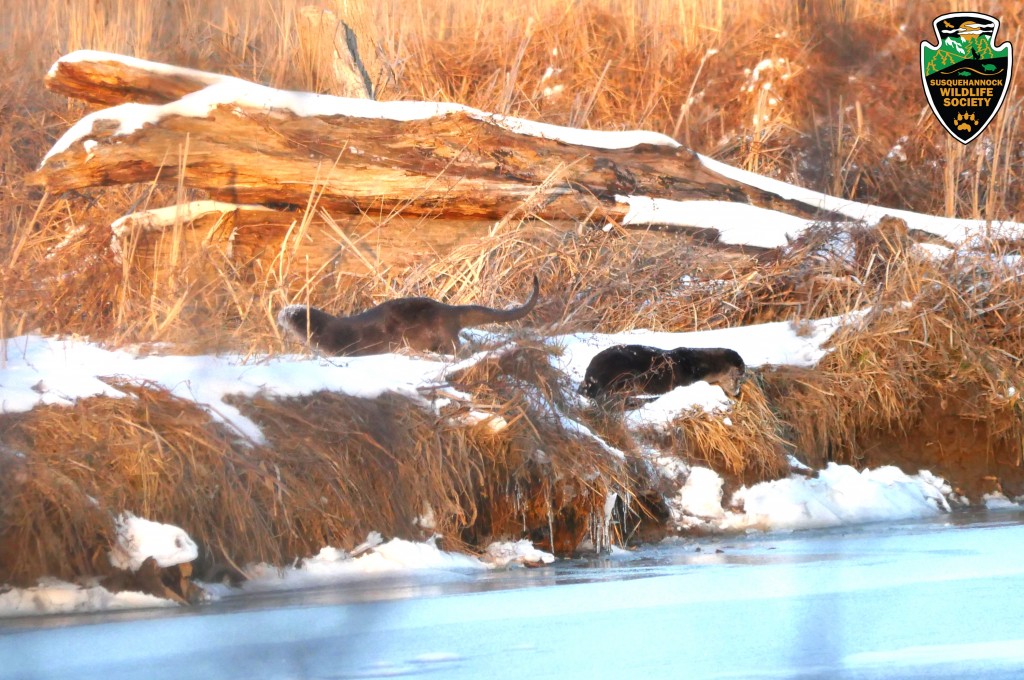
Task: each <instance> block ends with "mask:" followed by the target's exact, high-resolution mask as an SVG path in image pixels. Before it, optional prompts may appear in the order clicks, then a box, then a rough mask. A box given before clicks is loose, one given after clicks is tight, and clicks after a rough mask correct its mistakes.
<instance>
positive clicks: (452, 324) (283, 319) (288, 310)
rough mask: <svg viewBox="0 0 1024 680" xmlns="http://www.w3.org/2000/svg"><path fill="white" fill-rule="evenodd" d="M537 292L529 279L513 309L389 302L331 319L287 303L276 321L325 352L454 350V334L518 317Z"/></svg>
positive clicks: (537, 284) (416, 300) (424, 300)
mask: <svg viewBox="0 0 1024 680" xmlns="http://www.w3.org/2000/svg"><path fill="white" fill-rule="evenodd" d="M539 290H540V281H539V280H538V279H537V277H536V276H534V277H533V294H532V295H530V299H529V300H527V301H526V302H525V303H524V304H523V305H522V306H521V307H513V308H512V309H492V308H490V307H483V306H481V305H446V304H445V303H443V302H438V301H437V300H432V299H430V298H425V297H411V298H399V299H397V300H388V301H387V302H384V303H381V304H379V305H377V306H376V307H373V308H371V309H368V310H366V311H365V312H361V313H359V314H355V315H353V316H334V315H332V314H328V313H327V312H325V311H323V310H320V309H317V308H316V307H306V306H304V305H290V306H288V307H285V308H284V309H282V310H281V312H280V313H279V314H278V315H277V323H278V324H279V325H280V326H281V327H282V328H284V329H285V330H286V331H288V332H289V333H291V334H292V335H294V336H295V337H297V338H298V339H299V340H302V341H306V340H307V339H308V340H309V342H310V344H312V345H313V346H314V347H316V348H317V349H319V350H320V351H321V352H324V353H326V354H334V355H343V356H360V355H365V354H382V353H384V352H392V351H394V350H396V349H399V348H401V347H409V348H411V349H414V350H419V351H429V352H438V353H445V352H453V351H455V350H456V349H458V347H459V331H461V330H462V329H463V328H468V327H470V326H477V325H480V324H485V323H497V322H507V321H515V320H517V319H521V318H523V317H524V316H526V315H527V314H529V313H530V311H531V310H532V309H533V307H534V305H535V304H537V295H538V292H539Z"/></svg>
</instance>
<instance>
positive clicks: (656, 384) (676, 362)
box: [579, 345, 746, 398]
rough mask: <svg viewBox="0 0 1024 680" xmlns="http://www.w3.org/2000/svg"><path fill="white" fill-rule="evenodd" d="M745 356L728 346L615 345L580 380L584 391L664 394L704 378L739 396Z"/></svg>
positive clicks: (588, 393) (594, 393) (592, 362)
mask: <svg viewBox="0 0 1024 680" xmlns="http://www.w3.org/2000/svg"><path fill="white" fill-rule="evenodd" d="M745 369H746V367H745V366H744V364H743V359H742V357H740V355H739V354H738V353H737V352H736V351H734V350H731V349H726V348H724V347H705V348H698V347H679V348H676V349H668V350H665V349H658V348H656V347H647V346H645V345H615V346H614V347H609V348H608V349H605V350H602V351H600V352H598V353H597V354H596V355H595V356H594V358H593V359H591V360H590V365H589V366H587V372H586V374H585V375H584V377H583V382H582V383H580V389H579V392H580V394H584V395H586V396H588V397H591V398H596V397H601V396H612V395H614V396H624V397H625V396H635V395H639V394H664V393H666V392H671V391H672V390H674V389H675V388H677V387H684V386H686V385H692V384H693V383H695V382H697V381H699V380H704V381H706V382H708V383H711V384H712V385H718V386H719V387H721V388H722V389H723V390H725V393H726V394H728V395H729V396H731V397H733V398H735V397H738V396H739V394H740V388H741V387H742V385H743V380H744V374H743V372H744V370H745Z"/></svg>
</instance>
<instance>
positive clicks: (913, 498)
mask: <svg viewBox="0 0 1024 680" xmlns="http://www.w3.org/2000/svg"><path fill="white" fill-rule="evenodd" d="M96 56H97V55H96V54H95V53H91V52H80V53H74V54H72V55H68V56H66V57H64V58H63V61H74V60H76V59H84V58H95V57H96ZM107 56H109V57H110V58H114V59H121V60H124V61H128V62H132V59H131V58H127V57H118V56H117V55H107ZM162 68H164V69H165V70H167V71H170V72H173V71H175V68H174V67H162ZM182 73H183V74H185V75H189V76H196V73H195V72H187V73H186V72H185V71H182ZM202 78H205V79H206V81H208V82H209V85H210V86H209V87H207V88H206V89H204V90H201V91H199V92H196V93H193V94H190V95H187V96H186V97H183V98H182V99H181V100H179V101H177V102H173V103H171V104H166V105H161V106H157V105H142V104H124V105H122V106H118V107H114V108H111V109H106V110H102V111H97V112H95V113H93V114H90V115H88V116H86V117H84V118H83V119H82V120H81V121H79V122H78V123H77V124H76V125H75V126H73V127H72V128H71V129H70V130H68V131H67V133H66V134H65V135H64V136H63V137H62V138H61V139H60V140H59V141H58V142H57V143H56V144H55V145H54V147H53V148H52V149H51V150H50V153H49V154H47V158H50V157H52V156H53V155H54V154H56V153H59V152H61V151H62V150H65V149H67V148H69V147H71V146H72V145H75V144H82V145H83V146H84V147H85V149H86V151H88V150H89V148H90V147H89V145H95V144H96V141H95V140H94V139H91V135H92V130H93V123H94V122H96V121H97V120H100V119H113V120H116V121H118V122H119V128H118V134H122V135H123V134H130V133H131V132H132V131H134V130H137V129H139V128H140V127H141V126H144V125H147V124H151V123H153V122H154V121H157V120H159V119H160V118H161V117H163V116H167V115H186V116H189V115H191V116H203V115H206V114H207V113H208V112H209V111H210V110H211V109H212V108H213V107H217V106H220V105H225V104H231V103H244V104H247V105H250V106H257V107H270V108H283V109H288V110H291V111H293V112H294V113H296V114H297V115H310V116H314V115H349V116H362V117H374V118H392V119H396V120H415V119H422V118H427V117H431V116H439V115H445V114H447V113H451V112H453V111H461V112H464V113H467V114H468V115H472V116H475V117H478V118H481V119H486V120H489V121H492V122H494V123H495V124H497V125H501V126H503V127H505V128H507V129H509V130H512V131H514V132H516V133H519V134H527V135H536V136H541V137H546V138H550V139H558V140H562V141H565V142H567V143H573V144H582V145H588V146H593V147H598V148H608V149H613V148H626V147H630V146H635V145H637V144H642V143H646V144H660V145H665V146H670V147H677V146H678V143H677V142H675V141H674V140H672V139H671V138H668V137H666V136H664V135H654V134H652V133H647V132H643V131H625V132H601V131H592V130H575V129H572V128H564V127H559V126H554V125H546V124H541V123H536V122H532V121H526V120H522V119H516V118H510V117H504V116H492V115H490V114H487V113H485V112H481V111H477V110H475V109H468V108H466V107H462V106H458V105H453V104H444V105H440V104H436V103H429V102H375V101H367V100H351V99H344V98H338V97H329V96H325V95H312V94H308V93H293V92H281V91H278V90H273V89H270V88H266V87H262V86H259V85H255V84H252V83H246V82H245V81H241V80H238V79H235V78H228V77H221V76H211V75H209V74H203V75H202ZM206 81H204V82H206ZM700 160H701V162H702V163H704V165H705V166H707V167H708V168H709V169H710V170H713V171H714V172H717V173H720V174H722V175H725V176H728V177H730V178H733V179H736V180H738V181H740V182H744V183H747V184H749V185H751V186H756V187H759V188H762V189H765V190H767V191H771V192H774V193H777V194H778V195H780V196H782V197H784V198H792V199H795V200H800V201H803V202H805V203H808V204H810V205H814V206H817V207H821V208H824V209H826V210H831V211H835V212H838V213H841V214H843V215H845V216H847V217H848V218H849V219H850V220H851V221H857V220H862V221H865V222H866V223H868V224H873V223H875V222H877V221H878V220H879V219H881V218H882V217H883V216H884V215H893V216H896V217H899V218H901V219H904V220H906V221H907V223H908V226H909V227H910V228H912V229H917V230H921V231H925V232H929V233H932V234H936V235H939V236H941V237H943V238H944V239H946V241H947V243H949V244H950V245H951V246H954V247H955V246H957V245H969V244H970V242H971V239H972V237H973V236H974V235H976V234H979V233H982V232H985V231H986V230H997V231H1001V232H1005V233H1007V234H1010V235H1015V234H1019V233H1021V232H1024V225H1021V224H1018V223H1011V222H1003V223H999V224H988V223H985V222H981V221H973V220H956V219H949V218H943V217H935V216H930V215H921V214H917V213H909V212H906V211H900V210H893V209H889V208H881V207H877V206H866V205H864V204H859V203H855V202H852V201H848V200H844V199H840V198H836V197H831V196H826V195H824V194H820V193H818V192H813V191H809V190H806V189H803V188H800V187H796V186H793V185H789V184H785V183H782V182H779V181H777V180H773V179H769V178H765V177H760V176H758V175H754V174H752V173H749V172H745V171H742V170H738V169H736V168H731V167H729V166H726V165H724V164H722V163H719V162H717V161H714V160H713V159H710V158H706V157H700ZM45 162H46V159H44V160H43V163H45ZM617 200H619V201H620V202H622V203H624V204H626V205H628V206H629V214H628V215H627V216H626V218H625V221H626V222H627V223H629V224H677V225H682V226H697V227H704V228H714V229H717V230H718V231H719V233H720V235H721V240H722V242H724V243H731V244H745V245H751V246H757V247H774V246H780V245H784V244H785V243H787V241H788V240H789V239H792V238H793V237H795V236H797V235H799V234H800V233H801V232H803V231H804V230H806V229H807V228H809V227H810V226H811V222H809V221H807V220H803V219H800V218H796V217H793V216H790V215H782V214H780V213H774V212H772V211H767V210H764V209H761V208H756V207H753V206H746V205H738V204H736V203H722V202H716V201H667V200H663V199H659V198H656V197H647V196H620V197H618V199H617ZM206 208H209V209H217V210H226V209H230V206H216V205H215V206H206ZM206 208H204V209H206ZM116 228H117V226H116V224H115V229H116ZM922 252H926V251H924V250H922ZM860 316H861V313H856V312H855V313H851V314H848V315H846V316H844V317H834V318H829V319H819V320H812V321H810V322H808V323H806V324H802V325H801V328H800V332H797V329H796V328H794V327H793V326H792V325H791V324H788V323H770V324H762V325H758V326H751V327H746V328H730V329H723V330H716V331H706V332H701V333H652V332H648V331H644V330H634V331H630V332H626V333H619V334H613V335H602V334H593V333H580V334H574V335H564V336H555V337H552V338H550V339H549V342H550V343H551V344H552V345H554V346H557V347H559V348H561V354H559V355H558V356H557V357H555V359H554V360H553V362H554V364H555V366H556V368H558V369H559V370H561V371H563V372H564V373H565V374H566V375H567V376H569V377H570V378H571V379H572V380H573V381H575V382H577V383H578V382H579V380H580V379H582V377H583V372H584V371H585V369H586V366H587V364H588V363H589V361H590V359H591V358H592V357H593V356H594V355H595V354H596V353H597V352H599V351H600V350H601V349H604V348H605V347H608V346H611V345H614V344H618V343H624V342H629V343H638V344H645V345H652V346H656V347H663V348H671V347H678V346H690V347H718V346H721V347H730V348H732V349H735V350H737V351H738V352H739V353H740V354H741V355H742V357H743V358H744V360H745V363H746V364H747V365H748V366H755V367H756V366H764V365H768V364H775V365H797V366H813V365H815V364H816V363H817V361H818V360H819V359H820V358H821V357H822V356H823V355H824V353H825V352H826V350H825V349H824V347H823V345H824V343H825V342H826V341H827V340H828V339H829V338H830V337H831V335H832V334H833V333H834V332H835V330H836V329H837V328H839V327H840V326H842V325H843V324H851V323H857V321H858V319H859V318H860ZM498 351H500V350H498ZM485 356H486V353H480V354H477V355H474V356H472V357H470V358H468V359H465V360H462V361H455V360H454V359H452V358H448V357H412V356H405V355H397V354H388V355H379V356H370V357H355V358H335V359H326V358H312V357H309V356H273V357H243V356H237V355H223V356H176V355H173V354H170V353H167V354H148V355H145V356H143V355H140V354H138V353H135V352H132V351H130V350H127V349H119V350H109V349H105V348H102V347H100V346H98V345H96V344H93V343H90V342H88V341H85V340H75V339H58V338H48V337H39V336H31V335H29V336H22V337H17V338H11V339H8V340H7V341H6V343H5V352H4V361H3V364H2V366H0V412H6V413H10V412H19V411H26V410H29V409H31V408H33V407H35V406H37V405H39V404H70V403H72V402H74V401H75V400H76V399H81V398H84V397H89V396H93V395H107V396H112V397H125V394H124V393H122V392H120V391H119V390H117V388H116V386H115V385H114V384H111V381H110V378H117V379H118V380H127V381H132V382H148V383H152V384H154V385H157V386H161V387H164V388H166V389H167V390H169V391H170V392H171V393H173V394H174V395H176V396H178V397H180V398H183V399H189V400H192V401H194V402H195V403H196V404H197V405H199V406H200V407H202V408H204V409H205V410H206V411H207V412H208V413H209V414H210V415H211V417H213V418H215V419H217V420H219V421H221V422H224V423H225V424H227V425H228V426H230V427H232V428H233V429H234V430H235V431H236V432H237V433H238V436H239V437H240V438H242V439H244V440H248V441H251V442H255V443H260V442H263V441H264V438H263V435H262V433H261V432H260V430H259V427H258V426H257V425H256V424H255V423H254V422H252V421H251V420H249V419H248V418H246V417H245V416H243V415H242V414H241V412H240V411H239V410H238V409H237V408H235V407H233V406H231V405H230V404H229V403H227V401H225V397H226V396H228V395H253V394H256V393H263V394H266V395H268V396H278V397H285V396H296V395H301V394H309V393H312V392H315V391H319V390H334V391H338V392H344V393H347V394H350V395H354V396H362V397H374V396H377V395H379V394H381V393H384V392H388V391H390V392H397V393H400V394H403V395H407V396H409V397H412V398H414V399H416V400H419V401H420V402H421V403H422V404H423V407H424V408H437V407H438V406H439V405H440V402H439V401H435V402H431V401H430V399H429V398H428V397H426V396H424V395H426V394H429V393H430V391H431V389H432V388H436V387H441V386H444V384H445V382H446V376H447V375H449V374H450V373H451V372H452V371H455V370H458V369H459V368H462V367H465V366H467V365H470V364H472V363H473V362H476V361H479V360H481V359H482V358H484V357H485ZM730 408H731V402H730V401H729V399H728V398H727V397H726V396H725V394H724V393H723V392H722V390H721V389H720V388H718V387H713V386H710V385H708V384H707V383H697V384H695V385H692V386H689V387H683V388H679V389H677V390H674V391H673V392H671V393H669V394H666V395H663V396H661V397H660V398H657V399H654V400H652V401H650V402H648V403H647V404H646V405H644V406H643V408H640V409H638V410H636V411H634V412H633V413H631V414H630V415H629V417H628V422H627V424H628V425H630V426H632V427H639V426H655V427H657V426H658V425H659V424H664V423H668V422H670V421H672V420H673V419H674V418H676V417H678V416H679V415H680V414H681V413H684V412H686V411H688V410H691V409H695V410H703V411H705V412H707V413H708V414H709V417H719V418H722V419H728V412H729V409H730ZM566 425H567V427H575V428H578V431H579V432H581V433H585V432H586V430H585V428H584V427H583V426H582V425H581V424H578V423H572V422H568V421H567V422H566ZM609 453H610V454H614V450H611V449H609ZM652 455H653V456H654V457H655V459H656V461H655V462H657V464H659V465H660V466H661V470H662V474H663V475H664V476H665V477H668V478H671V479H675V480H676V481H678V482H679V486H680V490H679V493H678V495H677V496H676V497H674V498H672V499H669V506H670V509H671V512H672V517H673V521H674V522H676V524H677V525H679V526H680V527H694V526H699V527H701V528H705V529H710V530H731V531H749V530H766V531H773V530H775V531H777V530H792V529H806V528H818V527H829V526H839V525H848V524H856V523H863V522H877V521H882V520H892V519H908V518H920V517H929V516H936V515H940V514H942V513H945V512H948V511H949V507H950V506H949V503H950V501H951V500H953V501H955V500H956V499H952V498H951V494H952V492H951V491H950V489H949V487H948V485H946V484H945V482H944V481H943V480H941V479H938V478H936V477H935V476H934V475H932V474H930V473H929V472H928V471H921V472H919V473H917V474H905V473H903V472H901V471H900V470H898V469H896V468H891V467H887V468H881V469H877V470H865V471H862V472H858V471H856V470H854V469H853V468H850V467H846V466H838V465H833V466H830V467H829V468H827V469H826V470H822V471H820V472H819V474H818V475H817V476H816V477H812V478H809V477H806V476H803V475H794V476H792V477H790V478H788V479H783V480H779V481H776V482H771V483H765V484H758V485H754V486H753V487H750V488H742V489H740V490H739V491H737V492H736V494H734V495H733V497H732V498H723V497H722V480H721V479H720V478H719V477H718V476H717V475H716V474H715V473H713V472H712V471H710V470H706V469H701V468H692V469H691V468H688V467H687V466H685V465H682V464H681V463H680V462H679V461H678V460H674V459H670V458H667V457H666V458H659V457H658V455H657V453H656V452H655V453H653V454H652ZM987 500H988V502H989V503H990V505H991V506H992V507H997V506H998V507H1004V508H1011V509H1013V508H1018V507H1019V506H1018V505H1017V504H1016V503H1015V502H1013V501H1012V500H1010V499H1005V498H1001V497H992V498H990V499H987ZM138 519H140V520H144V519H145V518H138ZM124 521H125V526H128V525H129V524H130V525H131V526H134V527H136V528H137V529H138V531H139V532H140V533H139V534H137V535H136V534H134V533H132V532H127V533H126V535H125V537H124V540H125V542H126V544H125V545H126V546H127V545H128V544H131V545H135V546H136V547H138V546H141V545H146V544H147V543H146V542H147V541H148V540H151V539H152V540H155V539H154V536H156V535H158V534H159V535H160V536H163V537H164V538H165V539H167V540H169V539H170V537H173V540H175V541H177V542H178V543H182V544H184V545H185V547H186V548H187V547H188V546H187V542H185V541H182V535H181V534H185V536H184V538H185V539H187V541H191V539H189V538H188V536H187V529H178V528H175V527H171V528H160V527H154V526H150V525H146V524H143V523H142V522H141V521H139V522H136V523H132V522H131V521H129V520H128V519H127V518H124ZM178 532H181V533H178ZM133 541H134V543H132V542H133ZM370 542H371V543H373V542H374V541H373V540H372V537H371V540H370ZM122 547H123V548H124V550H125V554H124V555H121V556H120V557H118V559H121V560H123V561H124V560H126V561H127V562H126V563H134V561H136V560H137V559H138V558H144V557H145V556H144V555H141V554H134V553H133V552H132V550H131V549H130V547H125V546H122ZM159 549H160V548H159V547H158V548H147V550H159ZM181 549H182V546H181V545H176V546H175V547H174V549H171V550H169V552H170V554H178V552H180V550H181ZM186 552H187V550H186ZM356 553H359V551H356ZM549 557H550V556H547V555H544V554H538V553H537V552H536V551H533V550H532V547H530V546H528V545H520V544H516V545H501V546H497V547H494V549H493V551H489V552H488V560H489V561H483V560H477V559H475V558H470V557H466V556H457V555H445V554H442V553H440V552H439V551H438V550H437V549H436V548H434V547H433V546H432V545H429V544H409V543H407V542H404V541H389V542H387V543H376V544H374V545H370V546H367V547H366V548H365V550H364V551H363V552H362V553H361V554H352V555H348V554H344V553H342V552H340V551H337V550H335V549H334V548H332V547H331V546H324V550H323V551H322V552H321V553H320V554H319V555H317V556H315V557H313V558H311V559H308V560H306V561H305V562H304V563H303V565H302V566H301V567H299V568H289V569H285V570H277V569H273V568H266V567H259V566H258V565H257V566H254V567H253V569H252V571H253V574H254V575H255V578H254V579H253V580H251V581H249V582H248V583H247V585H246V588H250V589H260V588H289V587H304V586H307V585H309V584H310V583H314V582H316V583H320V582H324V581H325V580H326V581H331V580H332V579H333V580H344V579H351V578H357V577H364V576H365V575H367V574H373V573H380V572H382V571H383V572H396V571H397V572H403V571H410V570H411V571H415V570H430V569H434V570H437V569H440V570H447V569H457V570H470V571H473V570H483V569H487V568H490V567H493V566H495V565H497V566H504V565H506V564H508V563H509V562H519V561H529V562H534V563H536V562H541V563H546V562H549V561H550V560H549ZM76 592H77V593H78V595H76ZM148 604H152V603H151V602H149V601H140V600H138V599H133V598H131V597H130V596H124V599H122V596H120V595H119V596H110V595H109V593H108V594H104V593H99V592H96V591H95V590H92V589H85V588H82V589H77V590H76V589H74V588H73V587H70V586H67V585H66V584H42V585H41V586H40V587H39V588H37V589H31V590H29V591H9V592H6V593H3V594H0V615H3V614H12V613H27V612H46V611H79V610H82V609H98V608H114V607H120V606H125V607H135V606H140V605H148Z"/></svg>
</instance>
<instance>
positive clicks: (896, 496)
mask: <svg viewBox="0 0 1024 680" xmlns="http://www.w3.org/2000/svg"><path fill="white" fill-rule="evenodd" d="M657 462H658V463H659V464H660V465H662V470H663V475H664V476H665V477H667V478H669V479H679V478H683V479H684V480H685V481H684V483H683V484H682V485H681V486H680V489H679V491H678V493H677V494H676V495H675V496H674V497H671V498H669V499H667V500H668V505H669V510H670V512H671V516H672V521H673V522H674V523H675V525H676V526H677V527H678V528H680V529H687V528H690V527H694V526H699V527H702V528H706V529H714V530H721V531H736V530H748V529H759V530H763V531H778V530H793V529H818V528H824V527H835V526H842V525H850V524H864V523H867V522H881V521H898V520H906V519H914V518H922V517H930V516H933V515H938V514H941V513H943V512H949V511H950V506H949V502H948V501H947V497H951V496H952V494H953V491H952V489H951V488H950V486H949V485H948V484H947V483H946V482H945V480H943V479H942V478H940V477H936V476H935V475H933V474H931V473H930V472H928V471H927V470H922V471H921V472H919V473H918V474H916V475H908V474H906V473H904V472H902V471H901V470H900V469H899V468H897V467H894V466H891V465H890V466H885V467H880V468H875V469H870V470H863V471H860V472H858V471H857V470H856V469H855V468H853V467H851V466H849V465H837V464H835V463H830V464H829V465H828V467H826V468H825V469H824V470H821V471H820V472H819V473H818V475H817V477H806V476H804V475H799V474H794V475H790V476H789V477H787V478H786V479H779V480H776V481H773V482H762V483H760V484H755V485H753V486H750V487H746V486H744V487H742V488H740V489H739V490H738V491H736V493H734V494H733V496H732V499H731V501H730V502H729V503H728V504H727V505H724V504H723V502H722V500H723V499H722V479H721V478H720V477H719V476H718V475H717V474H716V473H715V472H713V471H711V470H708V469H706V468H701V467H693V468H689V469H688V468H686V466H685V465H682V464H680V463H678V462H673V461H672V459H671V458H668V457H665V458H660V459H658V461H657Z"/></svg>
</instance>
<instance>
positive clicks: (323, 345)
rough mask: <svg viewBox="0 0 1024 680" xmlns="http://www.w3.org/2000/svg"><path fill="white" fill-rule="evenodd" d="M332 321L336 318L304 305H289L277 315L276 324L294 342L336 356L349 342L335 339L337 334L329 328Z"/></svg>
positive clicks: (343, 339)
mask: <svg viewBox="0 0 1024 680" xmlns="http://www.w3.org/2000/svg"><path fill="white" fill-rule="evenodd" d="M332 321H334V322H336V321H337V317H334V316H331V315H330V314H328V313H327V312H325V311H323V310H320V309H317V308H316V307H307V306H305V305H289V306H287V307H285V308H284V309H282V310H281V311H280V312H278V314H277V324H278V325H279V326H280V327H281V328H283V329H284V330H285V332H286V333H288V334H289V335H291V336H292V337H294V338H295V339H296V340H299V341H300V342H307V341H308V342H309V344H311V345H313V346H315V347H317V348H319V349H320V350H322V351H324V352H328V353H331V354H338V353H340V350H341V349H342V348H343V347H344V346H345V345H347V344H349V342H348V341H347V339H346V338H338V337H336V336H338V333H337V332H332V329H331V328H329V327H330V326H331V322H332ZM335 325H337V324H335ZM339 345H340V346H339Z"/></svg>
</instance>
